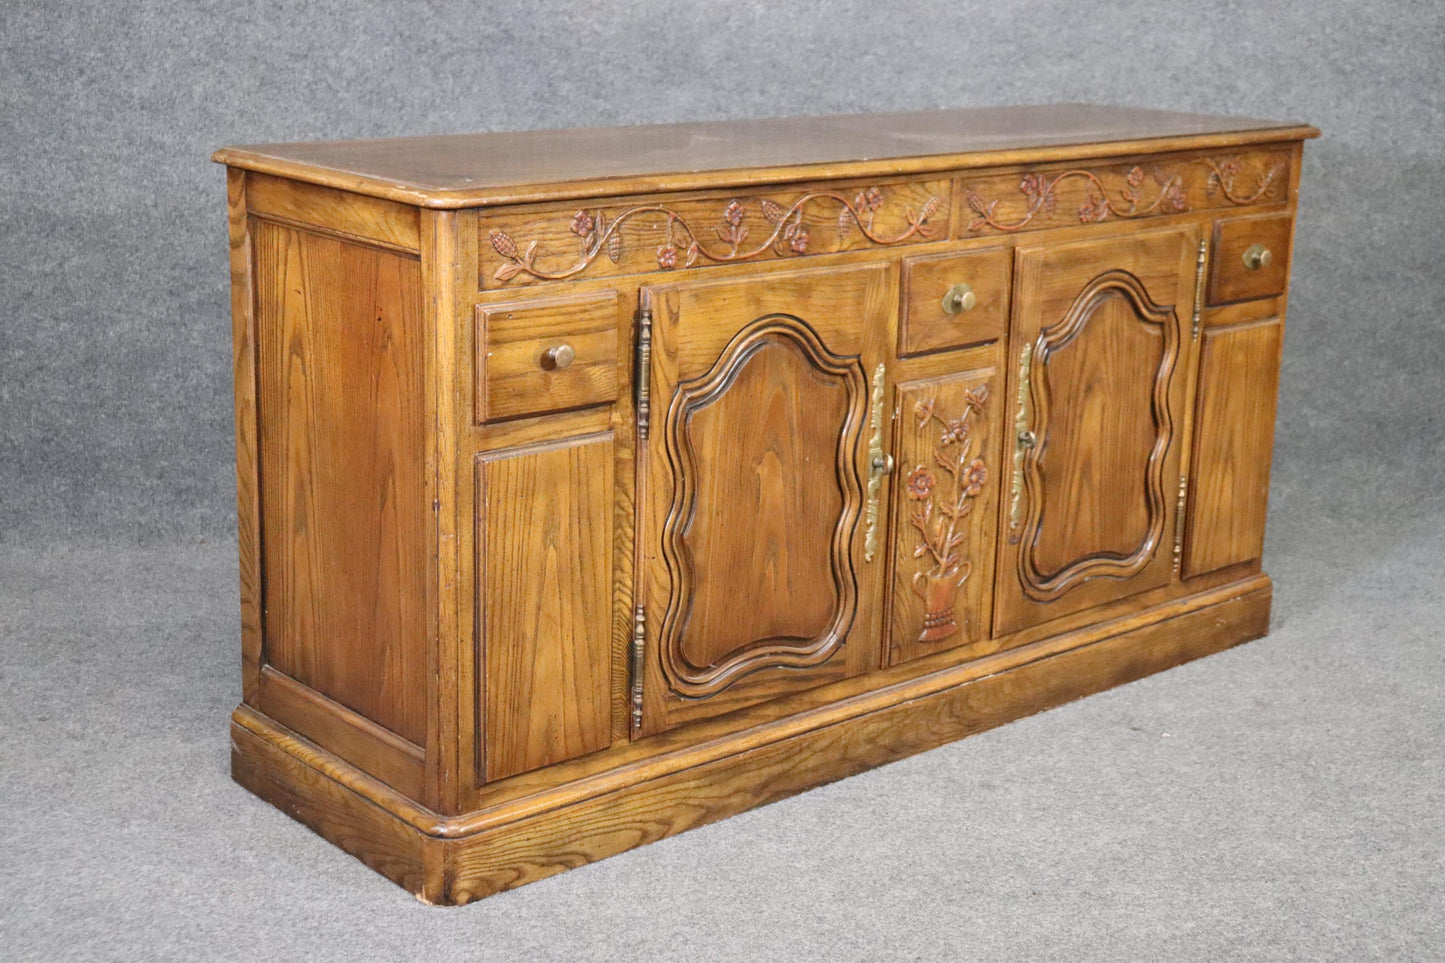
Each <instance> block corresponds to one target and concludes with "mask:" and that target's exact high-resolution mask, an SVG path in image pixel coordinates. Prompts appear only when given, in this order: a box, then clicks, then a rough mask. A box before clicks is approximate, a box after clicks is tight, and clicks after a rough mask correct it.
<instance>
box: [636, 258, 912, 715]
mask: <svg viewBox="0 0 1445 963" xmlns="http://www.w3.org/2000/svg"><path fill="white" fill-rule="evenodd" d="M643 296H644V297H645V298H648V299H649V300H650V303H651V307H652V314H651V317H652V355H651V363H650V366H649V371H650V382H651V383H650V389H649V395H650V404H649V409H650V412H651V415H650V419H649V420H650V422H651V423H650V426H649V428H648V430H647V438H646V439H645V440H643V441H641V442H640V444H641V445H642V446H643V447H644V449H645V454H644V455H643V457H641V458H640V459H639V471H640V478H639V485H638V491H639V493H640V505H639V510H640V511H639V514H640V526H639V530H640V533H641V534H640V539H639V544H640V558H639V568H638V576H637V577H638V586H639V599H640V600H641V602H642V612H641V616H642V621H641V628H642V631H643V636H644V638H645V640H646V646H645V650H644V651H645V665H646V670H645V685H644V711H643V717H642V720H641V727H640V728H641V731H643V732H655V731H658V730H661V729H665V728H669V727H671V726H674V725H677V724H679V723H682V722H686V721H688V720H691V719H696V718H701V717H705V716H711V715H716V714H718V713H721V712H724V711H728V710H732V709H736V708H739V707H741V706H745V705H748V704H751V703H755V702H758V701H761V700H763V699H767V698H772V697H775V696H778V695H782V694H784V693H788V692H793V691H797V690H799V689H802V688H806V687H810V686H815V685H819V684H821V683H824V682H830V681H834V680H837V679H841V678H845V677H847V676H850V675H854V674H857V673H860V672H864V671H867V670H868V669H870V668H873V667H875V666H876V665H877V664H878V661H879V651H878V650H879V624H878V622H879V610H880V606H879V595H880V590H881V584H882V581H881V574H882V571H883V569H884V559H883V554H884V553H883V551H882V550H881V549H880V548H878V545H879V544H881V536H882V533H881V532H879V531H877V526H878V525H879V524H881V520H880V516H879V513H878V512H877V510H876V508H870V507H869V503H870V501H873V502H874V503H875V504H876V500H877V499H879V498H881V497H882V493H881V489H882V487H883V479H882V477H881V476H879V477H876V479H873V480H874V481H876V484H872V485H870V474H874V471H873V469H872V465H871V461H872V459H871V457H870V448H874V447H876V448H877V450H879V451H886V450H887V449H886V447H884V446H883V437H882V436H883V432H884V430H885V427H886V426H884V425H883V417H882V414H883V412H882V409H883V392H884V387H883V384H882V378H883V374H884V371H883V364H882V362H883V345H885V344H886V343H887V340H888V338H889V337H890V329H891V327H892V325H891V324H890V322H891V320H892V318H891V315H890V311H891V308H890V305H891V304H892V303H893V297H892V291H891V283H890V280H889V274H888V271H887V269H886V267H884V266H881V265H871V266H864V267H857V268H842V269H833V270H825V271H803V272H796V273H789V274H779V275H772V276H769V277H767V278H759V279H749V280H741V281H721V282H711V283H707V282H702V283H692V284H679V285H676V286H668V287H658V288H652V289H650V290H647V291H644V292H643ZM875 399H876V404H875ZM875 411H876V414H875ZM870 528H872V529H873V532H872V540H871V541H870V532H869V529H870Z"/></svg>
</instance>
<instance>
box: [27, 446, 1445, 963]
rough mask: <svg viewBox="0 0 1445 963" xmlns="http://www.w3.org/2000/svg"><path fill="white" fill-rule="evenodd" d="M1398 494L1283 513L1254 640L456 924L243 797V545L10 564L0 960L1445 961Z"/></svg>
mask: <svg viewBox="0 0 1445 963" xmlns="http://www.w3.org/2000/svg"><path fill="white" fill-rule="evenodd" d="M1350 474H1351V470H1350V469H1349V466H1346V469H1345V470H1344V471H1343V472H1342V476H1341V478H1339V479H1336V480H1335V481H1333V482H1331V483H1330V484H1329V486H1326V487H1320V488H1317V490H1319V491H1325V490H1326V488H1328V489H1329V490H1333V491H1336V492H1338V491H1341V486H1346V485H1348V484H1349V483H1350V478H1349V477H1347V476H1350ZM1418 474H1419V475H1420V476H1425V475H1429V474H1431V473H1429V472H1420V473H1418ZM1355 481H1356V482H1360V483H1362V484H1364V483H1368V484H1375V483H1377V482H1378V481H1379V480H1378V479H1370V478H1363V479H1361V478H1360V477H1359V474H1358V473H1356V474H1355ZM1407 487H1410V488H1414V489H1416V490H1415V491H1414V492H1409V491H1396V492H1395V497H1394V499H1393V503H1390V504H1383V505H1382V503H1381V501H1380V499H1379V498H1378V497H1373V498H1370V499H1357V498H1337V499H1335V501H1336V504H1335V506H1334V507H1330V506H1328V505H1327V504H1325V503H1324V502H1320V501H1319V500H1318V499H1314V498H1311V497H1308V496H1309V492H1308V491H1304V490H1301V491H1300V492H1298V493H1293V492H1291V491H1288V490H1285V491H1280V490H1279V486H1277V487H1276V493H1275V504H1276V510H1275V512H1274V514H1273V516H1272V517H1271V532H1270V541H1269V548H1268V564H1267V568H1268V570H1269V571H1270V572H1271V574H1273V575H1274V577H1275V580H1276V588H1275V592H1276V594H1275V599H1276V601H1275V613H1274V625H1273V631H1272V634H1271V635H1270V636H1269V637H1268V638H1266V639H1263V640H1261V641H1258V642H1254V643H1251V644H1249V645H1246V646H1242V647H1240V648H1237V649H1234V650H1231V651H1229V652H1226V653H1223V654H1220V655H1217V656H1213V657H1211V658H1208V659H1204V660H1201V661H1198V662H1194V663H1191V664H1189V665H1187V666H1183V667H1181V668H1178V669H1175V670H1173V671H1170V672H1167V673H1164V674H1161V675H1158V676H1154V677H1152V678H1149V679H1146V680H1143V681H1141V682H1137V683H1134V684H1132V685H1128V686H1125V687H1122V688H1120V689H1116V690H1113V691H1110V692H1107V693H1104V694H1101V695H1098V696H1094V697H1092V698H1089V699H1086V700H1083V701H1081V702H1076V703H1073V704H1071V705H1069V706H1066V707H1063V708H1060V709H1057V710H1054V711H1052V712H1048V713H1044V714H1042V715H1038V716H1034V717H1032V718H1030V719H1026V720H1022V721H1020V722H1016V723H1014V724H1011V725H1008V726H1005V727H1003V728H1001V729H997V730H994V731H992V732H989V733H986V734H983V735H980V736H976V737H974V738H971V739H967V740H965V741H963V742H960V743H957V744H954V745H951V746H947V747H945V748H942V749H938V750H935V751H933V752H929V753H926V754H923V755H920V756H916V757H914V758H912V759H908V760H905V761H903V762H899V763H897V764H894V765H891V766H887V767H884V768H882V769H879V770H875V771H873V772H870V773H866V774H864V775H862V776H859V777H856V778H853V779H850V780H846V781H844V782H841V783H837V784H834V785H830V786H826V787H823V788H820V789H817V790H814V791H812V792H809V793H806V794H804V795H802V796H799V797H796V798H794V799H791V800H788V801H785V802H781V803H778V804H776V805H772V806H768V807H766V808H763V809H761V810H757V811H754V812H750V813H747V814H745V815H743V816H740V817H737V818H734V819H730V820H727V821H725V822H722V823H719V824H716V825H713V826H709V827H706V828H703V829H700V830H697V831H694V832H690V833H686V834H684V835H682V836H679V837H677V838H674V839H671V840H667V841H664V842H662V843H658V844H655V845H652V846H648V847H645V848H643V849H641V850H637V851H634V852H632V853H629V854H625V855H623V856H620V857H616V858H613V859H610V860H607V861H605V862H602V863H599V864H596V865H594V866H589V867H586V868H583V869H580V870H577V871H574V872H570V873H566V874H564V875H562V876H559V877H555V878H553V879H551V880H548V881H546V882H542V883H539V884H535V885H532V886H528V887H525V888H523V889H520V890H517V891H515V892H512V893H507V894H503V895H500V896H497V897H494V898H492V899H489V900H486V901H484V902H481V903H478V904H474V905H472V906H469V907H465V908H461V909H438V908H431V907H426V906H423V905H421V904H420V903H418V902H416V901H415V900H413V899H412V897H411V896H409V895H407V894H406V893H405V892H403V891H402V890H401V889H399V888H397V887H395V886H393V885H392V884H391V883H389V882H387V881H385V880H383V879H382V878H381V877H380V876H377V875H376V874H374V873H373V872H371V871H370V870H369V869H366V868H365V867H364V866H363V865H362V864H361V863H359V862H357V861H355V860H353V859H352V858H351V857H349V856H346V855H344V854H343V853H341V852H340V851H339V850H337V849H334V848H333V847H332V846H330V845H329V844H327V843H325V842H324V841H322V840H321V839H320V838H319V837H316V836H314V835H312V834H311V833H310V832H309V831H307V830H305V829H304V828H302V827H301V826H300V825H298V824H296V823H293V822H292V821H290V820H289V819H287V818H286V817H285V816H283V815H282V814H281V813H280V812H278V811H276V810H274V809H272V808H271V807H270V806H267V805H265V804H263V803H261V802H259V801H258V800H256V799H254V798H253V797H251V796H250V795H249V794H247V793H246V792H244V791H243V790H241V789H240V788H239V787H237V786H235V785H234V784H232V783H231V782H230V780H229V777H228V774H227V740H226V716H227V713H228V712H229V710H230V709H231V708H232V706H233V705H234V704H235V702H236V700H237V698H238V694H239V693H238V675H239V656H238V653H237V617H236V590H235V585H236V571H235V562H234V545H233V544H230V543H227V542H221V543H219V544H215V543H213V544H191V545H186V546H177V545H166V546H151V547H146V548H137V547H134V546H132V547H108V546H92V547H78V546H75V545H46V546H36V545H31V546H9V547H4V548H0V641H3V645H0V733H3V740H0V804H3V806H4V809H5V812H6V813H7V814H8V818H7V819H6V820H5V822H4V825H3V827H0V867H3V872H0V958H3V959H5V960H68V959H75V960H110V959H116V960H229V959H237V960H241V959H244V960H253V961H254V960H265V961H280V960H332V959H335V960H446V959H470V960H479V959H480V960H526V959H561V960H618V959H637V960H655V959H678V960H684V959H686V960H698V959H736V960H777V959H789V960H813V959H817V960H872V959H880V960H881V959H901V960H912V959H923V960H990V959H995V960H997V959H1004V960H1007V959H1029V960H1035V959H1039V960H1042V959H1059V960H1083V959H1115V960H1206V959H1270V960H1275V959H1344V960H1368V959H1416V960H1419V959H1441V958H1445V901H1442V892H1445V750H1442V746H1445V713H1442V711H1441V710H1442V695H1445V691H1442V683H1445V632H1442V628H1441V626H1442V624H1445V593H1442V578H1441V574H1440V573H1441V568H1442V562H1445V549H1442V546H1445V504H1442V499H1441V498H1440V494H1439V486H1438V485H1437V484H1436V483H1435V482H1434V480H1433V479H1431V478H1425V477H1418V478H1416V479H1415V483H1414V484H1410V485H1408V486H1407ZM1296 494H1297V495H1298V497H1294V496H1295V495H1296ZM1341 506H1345V507H1343V508H1342V507H1341Z"/></svg>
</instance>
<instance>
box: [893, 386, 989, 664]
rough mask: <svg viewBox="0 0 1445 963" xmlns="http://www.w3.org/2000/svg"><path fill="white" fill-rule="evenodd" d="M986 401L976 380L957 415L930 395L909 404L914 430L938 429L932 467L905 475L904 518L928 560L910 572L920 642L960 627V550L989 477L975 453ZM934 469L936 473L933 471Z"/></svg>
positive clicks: (917, 552)
mask: <svg viewBox="0 0 1445 963" xmlns="http://www.w3.org/2000/svg"><path fill="white" fill-rule="evenodd" d="M987 404H988V385H979V386H978V387H976V388H973V389H970V390H969V391H968V392H967V394H966V395H965V400H964V410H963V412H962V413H961V414H958V415H947V414H943V413H940V412H939V411H938V410H937V407H936V404H935V402H934V399H932V398H925V399H923V400H920V401H919V402H918V403H917V405H915V407H914V411H913V414H914V417H915V419H916V428H917V430H918V431H919V432H925V431H928V430H929V429H930V428H933V427H934V426H936V427H937V428H938V429H939V436H938V440H937V442H936V443H935V445H934V451H933V462H934V464H933V467H932V468H930V467H929V466H927V465H918V466H917V467H915V468H914V469H913V471H911V472H910V473H909V474H908V477H907V478H906V479H905V480H904V489H905V491H906V492H907V495H908V498H909V499H910V500H912V501H913V502H915V503H917V504H916V507H915V508H914V509H913V510H912V511H911V512H910V513H909V521H910V522H911V523H912V525H913V527H914V528H915V529H917V530H918V545H917V547H916V548H915V549H914V550H913V557H914V558H918V559H925V558H926V559H928V567H927V568H925V569H923V570H921V571H918V572H915V573H914V575H913V583H912V585H913V592H914V594H915V595H917V596H918V597H919V598H920V599H922V600H923V625H922V627H921V630H920V633H919V636H918V641H920V642H939V641H942V640H944V639H947V638H949V637H950V636H952V635H954V634H955V633H956V632H958V630H959V626H958V620H957V618H956V616H955V614H954V613H955V612H956V610H957V608H958V593H959V589H961V588H962V587H963V584H964V583H965V582H966V581H968V577H969V575H970V574H971V573H972V572H973V563H972V562H970V561H967V560H966V559H964V558H963V554H962V550H963V547H964V543H965V542H966V541H967V539H968V528H967V519H968V517H969V515H970V514H972V512H973V502H974V499H975V498H977V497H978V495H979V493H980V492H982V491H983V486H984V484H985V483H986V482H987V481H988V468H987V466H986V465H984V463H983V459H981V458H977V457H975V449H976V448H977V440H976V439H975V438H974V424H975V422H976V421H977V419H978V417H979V415H981V414H982V413H983V409H984V406H985V405H987ZM934 468H936V469H938V470H939V472H940V473H941V475H935V474H934ZM940 477H941V479H942V482H941V483H940Z"/></svg>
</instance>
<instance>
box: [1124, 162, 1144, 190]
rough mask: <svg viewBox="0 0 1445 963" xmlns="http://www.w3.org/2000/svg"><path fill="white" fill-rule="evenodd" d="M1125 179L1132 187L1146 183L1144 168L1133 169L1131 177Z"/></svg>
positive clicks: (1130, 173)
mask: <svg viewBox="0 0 1445 963" xmlns="http://www.w3.org/2000/svg"><path fill="white" fill-rule="evenodd" d="M1125 179H1126V180H1127V181H1128V182H1129V186H1130V187H1138V186H1139V185H1140V184H1142V183H1144V168H1142V167H1135V168H1132V169H1131V170H1130V171H1129V176H1128V177H1127V178H1125Z"/></svg>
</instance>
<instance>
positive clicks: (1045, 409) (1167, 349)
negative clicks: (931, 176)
mask: <svg viewBox="0 0 1445 963" xmlns="http://www.w3.org/2000/svg"><path fill="white" fill-rule="evenodd" d="M1196 252H1197V239H1196V238H1195V237H1194V236H1193V235H1192V234H1190V233H1186V232H1184V231H1154V232H1148V233H1137V234H1126V235H1118V236H1112V237H1106V238H1097V239H1093V240H1088V241H1081V242H1078V243H1070V244H1054V245H1041V246H1026V247H1021V248H1019V250H1018V252H1017V254H1016V258H1017V260H1016V262H1015V272H1014V278H1015V304H1016V313H1015V316H1014V319H1013V345H1014V349H1013V350H1014V357H1015V358H1016V361H1017V364H1016V367H1015V370H1014V372H1013V374H1012V377H1013V379H1014V381H1013V384H1014V402H1015V405H1016V408H1015V424H1014V429H1015V431H1014V435H1015V437H1014V443H1015V445H1014V462H1013V466H1012V467H1013V478H1012V484H1011V488H1010V492H1009V507H1008V510H1007V515H1006V525H1007V538H1006V539H1005V540H1004V545H1003V548H1002V551H1001V552H1000V555H999V564H998V583H997V584H998V595H997V600H996V607H995V613H996V615H995V619H996V622H995V627H996V629H997V631H998V632H999V633H1000V634H1002V633H1006V632H1012V631H1016V630H1018V629H1021V628H1025V627H1027V626H1030V625H1034V624H1037V623H1040V622H1044V621H1047V620H1049V619H1053V618H1057V617H1059V616H1062V615H1066V614H1069V613H1072V612H1077V611H1079V610H1081V609H1084V608H1088V607H1090V606H1093V605H1097V604H1099V603H1102V602H1107V601H1110V600H1113V599H1117V598H1122V597H1125V596H1128V595H1132V594H1134V593H1137V592H1142V591H1144V590H1146V589H1151V588H1155V587H1158V586H1161V585H1164V584H1167V583H1168V582H1169V580H1170V579H1171V577H1172V575H1173V551H1172V549H1173V542H1174V538H1173V535H1174V526H1175V516H1176V514H1177V512H1178V485H1179V462H1180V450H1181V448H1182V444H1181V440H1180V436H1181V431H1182V428H1183V425H1184V418H1183V414H1184V411H1185V400H1186V399H1185V394H1186V391H1187V388H1188V386H1187V380H1188V379H1187V378H1186V376H1185V373H1186V371H1187V370H1188V366H1187V364H1186V363H1185V353H1186V352H1187V350H1188V347H1189V340H1188V339H1189V323H1190V319H1191V315H1192V310H1193V300H1194V297H1195V293H1194V292H1195V289H1196V284H1195V280H1196V277H1195V270H1196V263H1197V256H1196Z"/></svg>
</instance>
